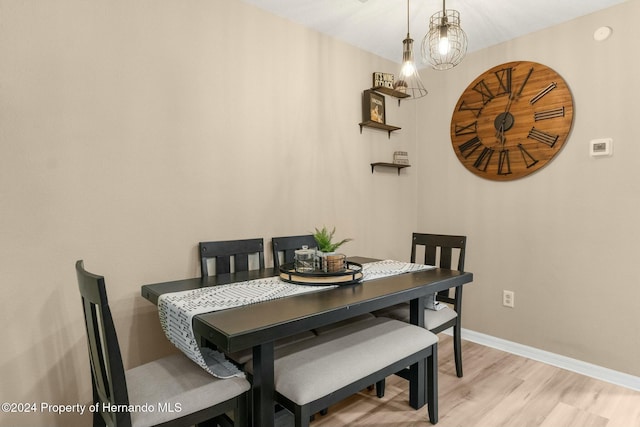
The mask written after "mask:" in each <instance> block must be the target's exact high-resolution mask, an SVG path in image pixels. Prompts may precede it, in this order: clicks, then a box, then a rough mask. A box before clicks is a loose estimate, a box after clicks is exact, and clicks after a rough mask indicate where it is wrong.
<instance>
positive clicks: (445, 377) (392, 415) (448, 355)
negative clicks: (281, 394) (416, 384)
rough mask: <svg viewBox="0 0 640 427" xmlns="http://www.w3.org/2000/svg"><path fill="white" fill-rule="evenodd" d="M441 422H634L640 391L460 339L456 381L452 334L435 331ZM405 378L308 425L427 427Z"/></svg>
mask: <svg viewBox="0 0 640 427" xmlns="http://www.w3.org/2000/svg"><path fill="white" fill-rule="evenodd" d="M438 347H439V355H438V356H439V360H440V363H439V382H440V384H439V390H440V392H439V398H440V404H439V411H440V420H439V422H438V426H440V427H458V426H460V427H484V426H486V427H499V426H508V427H529V426H530V427H535V426H540V427H605V426H606V427H634V426H635V427H640V392H636V391H633V390H629V389H627V388H624V387H619V386H615V385H612V384H609V383H606V382H603V381H599V380H595V379H592V378H589V377H585V376H583V375H580V374H576V373H573V372H569V371H566V370H563V369H560V368H556V367H554V366H550V365H546V364H544V363H541V362H536V361H533V360H530V359H527V358H524V357H520V356H515V355H512V354H509V353H505V352H503V351H500V350H496V349H492V348H489V347H485V346H482V345H479V344H475V343H472V342H468V341H463V351H462V354H463V359H464V377H463V378H457V377H456V375H455V367H454V364H453V354H452V353H453V345H452V342H451V337H450V336H448V335H444V334H440V343H439V345H438ZM408 399H409V396H408V383H407V382H406V381H405V380H403V379H401V378H398V377H395V376H393V377H390V378H388V379H387V387H386V395H385V397H384V398H383V399H378V398H377V397H376V396H375V391H367V390H364V391H362V392H361V393H359V394H358V395H356V396H353V397H351V398H349V399H347V400H345V401H343V402H341V403H339V404H337V405H335V406H332V407H331V408H330V409H329V413H328V414H327V415H325V416H319V415H316V419H315V421H313V422H312V423H311V426H312V427H342V426H345V427H346V426H349V427H357V426H362V427H364V426H367V427H399V426H402V427H427V426H431V424H430V423H429V421H428V418H427V409H426V407H425V408H422V409H420V410H418V411H415V410H413V409H411V408H410V407H409V404H408Z"/></svg>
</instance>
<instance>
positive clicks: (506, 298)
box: [502, 290, 516, 308]
mask: <svg viewBox="0 0 640 427" xmlns="http://www.w3.org/2000/svg"><path fill="white" fill-rule="evenodd" d="M515 299H516V294H515V292H513V291H507V290H503V291H502V305H504V306H505V307H511V308H513V307H514V306H515Z"/></svg>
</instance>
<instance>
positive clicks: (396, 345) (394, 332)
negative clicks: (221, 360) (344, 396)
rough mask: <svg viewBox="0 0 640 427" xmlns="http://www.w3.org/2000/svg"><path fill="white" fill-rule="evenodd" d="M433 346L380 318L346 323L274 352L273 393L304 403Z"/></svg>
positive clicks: (412, 330)
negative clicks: (274, 387)
mask: <svg viewBox="0 0 640 427" xmlns="http://www.w3.org/2000/svg"><path fill="white" fill-rule="evenodd" d="M437 342H438V337H437V336H436V335H434V334H432V333H431V332H429V331H427V330H426V329H424V328H420V327H418V326H415V325H410V324H407V323H405V322H401V321H398V320H393V319H387V318H383V317H378V318H372V319H370V320H366V321H362V322H356V323H353V324H350V325H346V326H344V327H342V328H339V329H336V330H335V331H332V332H329V333H327V334H324V335H321V336H318V337H316V338H314V339H312V340H307V341H303V342H297V343H293V344H291V345H289V346H285V347H281V348H278V349H276V350H275V356H276V360H275V364H274V369H275V386H276V391H277V392H278V393H280V394H282V395H283V396H285V397H286V398H288V399H290V400H292V401H293V402H295V403H296V404H298V405H305V404H307V403H310V402H313V401H315V400H318V399H319V398H321V397H324V396H327V395H329V394H331V393H332V392H334V391H335V390H339V389H341V388H342V387H345V386H347V385H349V384H351V383H354V382H356V381H358V380H360V379H362V378H365V377H366V376H368V375H370V374H373V373H374V372H377V371H379V370H381V369H383V368H385V367H387V366H390V365H392V364H393V363H395V362H397V361H399V360H402V359H403V358H405V357H408V356H410V355H412V354H415V353H417V352H419V351H421V350H423V349H425V348H428V347H430V346H432V345H433V344H435V343H437ZM245 368H246V369H247V370H248V371H251V370H252V369H253V366H252V362H249V363H248V364H247V366H246V367H245Z"/></svg>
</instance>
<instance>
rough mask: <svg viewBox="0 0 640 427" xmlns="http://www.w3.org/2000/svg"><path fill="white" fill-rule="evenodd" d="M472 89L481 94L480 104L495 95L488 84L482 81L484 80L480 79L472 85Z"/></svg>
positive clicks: (483, 103) (484, 103)
mask: <svg viewBox="0 0 640 427" xmlns="http://www.w3.org/2000/svg"><path fill="white" fill-rule="evenodd" d="M473 90H475V91H476V92H478V93H479V94H480V95H482V105H486V103H487V102H489V101H491V100H492V99H493V98H495V95H494V94H493V93H492V92H491V90H490V89H489V86H487V84H486V83H485V82H484V80H480V81H479V82H478V83H477V84H476V85H475V86H474V87H473Z"/></svg>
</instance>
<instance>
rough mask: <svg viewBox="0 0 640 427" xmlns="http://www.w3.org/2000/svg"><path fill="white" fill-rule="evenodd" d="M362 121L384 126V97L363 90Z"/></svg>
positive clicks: (371, 91)
mask: <svg viewBox="0 0 640 427" xmlns="http://www.w3.org/2000/svg"><path fill="white" fill-rule="evenodd" d="M362 121H363V122H376V123H382V124H385V123H386V121H385V111H384V95H381V94H379V93H377V92H375V91H373V90H365V91H364V97H363V99H362Z"/></svg>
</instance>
